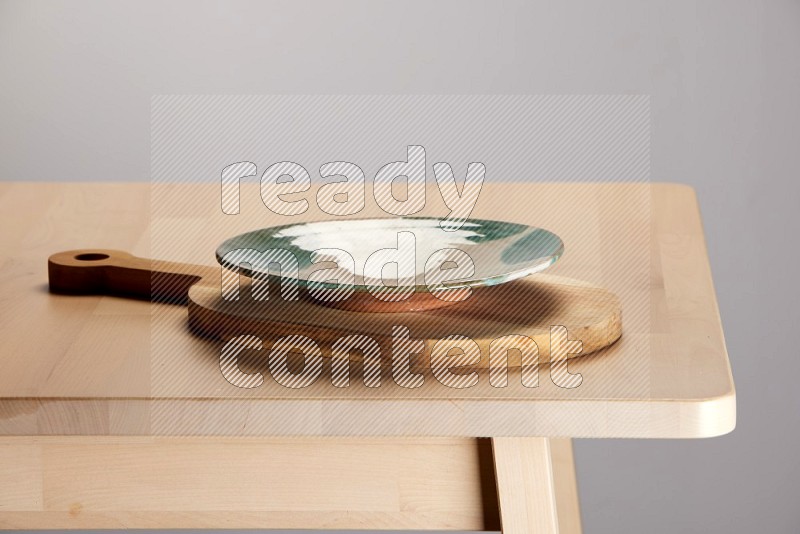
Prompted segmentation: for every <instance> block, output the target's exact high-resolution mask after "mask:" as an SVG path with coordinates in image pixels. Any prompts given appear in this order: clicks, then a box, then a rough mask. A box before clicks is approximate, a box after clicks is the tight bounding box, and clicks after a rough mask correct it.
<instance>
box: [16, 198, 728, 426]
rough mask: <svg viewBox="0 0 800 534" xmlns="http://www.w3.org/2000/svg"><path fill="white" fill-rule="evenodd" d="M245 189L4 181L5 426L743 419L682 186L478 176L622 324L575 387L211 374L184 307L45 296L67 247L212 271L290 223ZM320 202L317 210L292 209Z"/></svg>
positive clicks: (575, 366)
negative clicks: (242, 246)
mask: <svg viewBox="0 0 800 534" xmlns="http://www.w3.org/2000/svg"><path fill="white" fill-rule="evenodd" d="M246 185H247V186H245V185H243V187H242V206H241V214H240V215H237V216H233V217H231V216H226V215H224V214H222V213H221V211H220V209H219V186H218V184H216V185H215V184H207V185H200V184H191V185H190V184H171V185H164V184H161V185H158V184H43V183H39V184H24V183H4V184H2V185H0V221H1V222H2V228H3V231H2V232H1V233H0V244H2V256H1V258H2V259H1V260H0V295H2V302H0V329H2V336H0V363H2V365H3V369H4V372H3V373H2V375H0V434H4V435H62V434H92V435H102V434H122V435H133V434H135V435H142V434H144V435H148V434H167V435H173V434H181V435H186V434H190V435H192V434H193V435H211V434H213V435H227V436H238V435H244V436H286V435H292V436H299V435H306V436H311V435H331V434H336V435H348V436H350V435H360V436H365V435H374V436H378V435H381V436H392V435H394V436H399V435H416V436H464V437H477V436H506V437H511V436H565V437H678V438H689V437H704V436H713V435H719V434H723V433H726V432H728V431H730V430H731V429H732V428H733V426H734V424H735V394H734V388H733V381H732V378H731V373H730V367H729V363H728V358H727V353H726V349H725V344H724V338H723V335H722V328H721V325H720V320H719V314H718V310H717V305H716V298H715V294H714V288H713V282H712V279H711V273H710V269H709V265H708V259H707V256H706V249H705V242H704V238H703V233H702V225H701V221H700V217H699V214H698V209H697V203H696V199H695V197H694V193H693V192H692V190H691V189H690V188H688V187H684V186H678V185H669V184H655V185H650V184H487V185H486V186H485V187H484V190H483V192H482V196H481V198H480V199H479V201H478V203H477V205H476V208H475V211H474V213H473V216H475V217H482V218H488V219H492V218H494V219H503V220H508V221H511V222H520V223H526V224H533V225H537V226H541V227H544V228H547V229H549V230H551V231H554V232H555V233H557V234H558V235H559V236H561V238H562V239H563V240H564V243H565V246H566V252H565V255H564V257H563V258H562V260H561V261H559V263H558V264H557V265H556V266H554V267H553V269H552V272H550V271H548V276H549V275H550V274H552V275H553V276H557V277H564V278H569V279H574V280H582V281H585V282H586V283H587V284H590V285H593V286H596V287H602V288H606V289H607V290H608V291H610V292H612V293H614V294H615V295H617V296H618V297H619V301H620V305H621V308H622V314H623V316H624V331H623V336H622V338H621V339H620V340H619V341H618V342H617V343H615V344H613V345H612V346H610V347H608V348H606V349H602V350H600V351H597V352H596V353H594V354H592V355H589V356H585V357H579V358H575V359H573V360H570V364H569V372H570V373H573V374H580V375H581V376H582V382H581V384H580V386H579V387H576V388H573V389H565V388H562V387H558V386H557V385H555V384H554V383H553V381H552V380H550V369H549V367H548V366H547V365H542V366H541V368H540V372H539V386H538V387H536V388H528V387H523V386H522V385H521V383H520V378H519V374H518V373H517V374H515V373H514V371H513V370H510V371H509V375H508V377H509V380H508V387H505V388H495V387H492V386H491V385H490V383H489V378H488V376H486V375H485V374H481V373H479V382H478V384H477V385H475V386H474V387H470V388H465V389H454V388H450V387H444V386H442V385H441V384H438V382H437V380H436V378H435V377H434V376H431V375H430V374H425V375H424V379H425V382H424V385H423V386H422V387H419V388H416V389H413V390H411V389H408V388H404V387H401V386H399V385H397V384H396V383H395V381H394V380H393V379H392V375H391V374H390V373H386V374H384V375H383V376H382V382H381V387H379V388H370V387H366V386H365V385H364V383H363V380H361V377H359V374H358V373H359V371H358V369H353V371H352V376H351V385H350V386H349V387H347V388H338V387H333V386H332V384H331V378H330V369H329V368H327V367H326V368H325V369H324V372H323V374H322V375H321V378H320V379H319V380H317V381H316V382H315V383H313V384H312V385H310V386H309V387H306V388H303V389H289V388H285V387H283V386H280V385H279V384H278V383H276V382H275V381H274V380H273V379H272V378H271V375H270V370H269V368H268V367H265V366H264V364H263V362H262V361H260V360H258V359H254V360H252V361H249V362H248V363H246V364H245V365H244V367H243V370H244V371H247V372H253V373H255V372H260V373H262V374H263V375H264V378H265V382H264V385H263V386H262V387H260V388H257V389H241V388H236V387H233V386H232V385H231V384H229V383H228V382H227V381H226V380H225V378H224V377H223V376H222V374H221V373H220V367H219V362H220V348H221V343H220V342H219V341H215V340H212V339H204V338H202V337H200V336H196V335H192V333H191V332H190V330H189V329H188V327H187V310H186V308H185V307H183V306H177V305H171V304H166V303H151V302H147V301H136V300H128V299H123V298H119V297H115V296H107V295H106V296H97V295H94V296H70V295H53V294H51V293H49V291H48V286H47V258H48V257H49V256H50V255H51V254H52V253H53V252H57V251H62V250H74V249H82V248H88V247H99V248H103V249H116V250H127V251H130V253H132V254H134V255H136V256H139V257H155V258H159V259H162V260H165V261H170V262H185V263H191V264H197V265H201V266H205V267H214V266H215V265H216V264H215V261H214V257H213V251H214V249H215V247H216V246H217V244H218V243H219V242H221V241H222V240H223V239H224V238H225V237H229V236H231V235H236V234H238V233H242V232H243V231H246V230H248V229H252V228H257V227H262V226H271V225H275V224H280V223H285V222H286V221H285V220H284V219H282V218H280V217H277V216H275V215H274V214H270V212H269V211H268V210H266V208H265V207H264V206H263V205H262V204H261V203H260V200H259V198H258V192H257V184H246ZM251 185H252V186H253V187H252V188H250V187H249V186H251ZM429 197H430V200H429V202H428V206H427V207H426V212H425V213H421V214H420V215H436V214H438V213H441V212H442V209H443V207H442V203H441V198H439V199H438V201H437V199H436V196H435V191H433V192H431V194H430V195H429ZM533 198H535V199H537V202H536V204H535V206H536V207H535V210H534V209H532V204H531V202H530V201H529V200H526V199H533ZM376 209H377V208H373V207H370V206H367V208H366V209H365V210H364V213H362V214H360V216H365V217H370V216H378V215H381V214H380V213H379V212H377V211H375V210H376ZM371 210H372V211H371ZM326 217H328V216H327V215H325V214H322V213H320V212H318V210H317V211H314V208H313V207H312V209H310V210H309V212H307V213H305V214H303V215H301V216H299V217H298V218H297V219H296V220H297V222H299V221H303V220H315V219H322V218H326ZM217 268H218V267H217ZM511 298H512V296H509V300H510V299H511ZM439 312H441V313H446V312H447V308H443V309H442V310H439V311H434V312H432V313H439ZM401 315H402V314H401ZM422 326H424V325H420V328H421V327H422ZM452 326H453V328H452V330H451V332H450V333H453V334H455V333H458V324H456V323H453V325H452ZM415 328H417V326H415ZM448 330H450V329H448ZM411 334H412V336H414V335H415V334H416V333H415V332H414V331H413V330H412V331H411ZM570 336H571V337H572V333H570Z"/></svg>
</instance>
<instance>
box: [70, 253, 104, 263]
mask: <svg viewBox="0 0 800 534" xmlns="http://www.w3.org/2000/svg"><path fill="white" fill-rule="evenodd" d="M110 257H111V256H109V255H108V254H101V253H99V252H87V253H86V254H78V255H77V256H75V259H76V260H80V261H100V260H107V259H108V258H110Z"/></svg>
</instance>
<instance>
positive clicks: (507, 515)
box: [492, 438, 581, 534]
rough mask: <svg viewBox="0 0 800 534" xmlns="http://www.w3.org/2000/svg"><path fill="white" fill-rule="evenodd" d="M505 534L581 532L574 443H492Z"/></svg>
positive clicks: (529, 440)
mask: <svg viewBox="0 0 800 534" xmlns="http://www.w3.org/2000/svg"><path fill="white" fill-rule="evenodd" d="M492 450H493V454H494V465H495V477H496V481H497V494H498V502H499V506H500V524H501V527H502V531H503V533H504V534H517V533H546V534H554V533H561V534H564V533H570V534H572V533H580V531H581V523H580V511H579V505H578V492H577V486H576V483H575V466H574V462H573V458H572V442H571V440H569V439H548V438H494V439H492Z"/></svg>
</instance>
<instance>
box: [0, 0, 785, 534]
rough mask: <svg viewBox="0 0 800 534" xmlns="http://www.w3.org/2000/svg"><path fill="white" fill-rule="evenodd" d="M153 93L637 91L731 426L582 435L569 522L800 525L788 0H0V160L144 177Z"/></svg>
mask: <svg viewBox="0 0 800 534" xmlns="http://www.w3.org/2000/svg"><path fill="white" fill-rule="evenodd" d="M164 93H187V94H193V93H216V94H241V93H591V94H594V93H644V94H650V95H651V96H652V99H651V108H652V153H651V154H652V179H653V180H663V181H677V182H684V183H688V184H691V185H693V186H694V187H695V188H696V189H697V191H698V194H699V197H700V201H701V205H702V210H703V215H704V221H705V230H706V234H707V238H708V243H709V252H710V255H711V263H712V268H713V272H714V279H715V283H716V288H717V292H718V297H719V302H720V308H721V313H722V318H723V323H724V325H725V329H726V337H727V342H728V348H729V352H730V358H731V361H732V364H733V370H734V376H735V380H736V385H737V393H738V405H739V420H738V428H737V429H736V430H735V431H734V432H733V433H732V434H730V435H728V436H725V437H722V438H715V439H710V440H699V441H695V440H690V441H625V440H583V441H578V442H577V452H576V454H577V463H578V473H579V484H580V492H581V498H582V507H583V519H584V526H585V531H586V532H587V533H590V534H591V533H618V532H650V533H658V532H670V533H672V532H729V533H739V532H741V533H750V532H760V531H763V532H786V533H796V532H800V506H798V500H800V498H799V497H798V494H800V481H798V477H800V459H798V454H797V443H798V439H800V424H799V423H800V401H799V400H798V399H800V391H798V389H797V386H795V383H794V378H795V377H796V376H797V375H798V372H800V358H799V356H800V355H798V353H797V352H798V351H797V348H796V345H795V344H794V343H793V342H792V337H793V336H792V335H791V334H794V332H793V330H795V329H796V328H797V325H798V312H797V299H798V284H797V281H796V280H795V279H794V277H793V275H794V273H795V272H796V271H797V260H798V254H797V243H798V239H797V236H796V235H795V233H796V232H797V231H798V230H800V224H798V222H799V221H798V201H800V191H799V190H798V189H800V188H799V187H798V181H799V180H800V171H799V169H800V166H798V163H800V135H798V134H800V127H799V126H798V125H799V124H800V106H798V101H797V98H798V95H800V4H799V3H798V2H796V1H774V2H757V1H746V0H735V1H721V0H719V1H707V2H699V3H694V2H686V1H672V2H667V1H649V2H638V1H624V2H622V1H616V0H615V1H606V2H594V1H588V0H587V1H584V2H571V1H567V2H527V3H523V2H503V3H501V2H455V1H454V2H416V1H404V2H400V1H396V2H376V1H364V2H356V1H347V2H297V1H295V2H266V3H255V2H253V3H251V2H231V3H226V4H222V3H217V2H188V1H187V2H166V3H156V2H135V3H134V2H110V3H102V2H78V3H67V2H62V1H57V2H43V1H35V2H30V3H28V2H22V1H2V2H0V96H1V99H0V179H2V180H98V181H100V180H147V179H148V177H149V165H150V153H149V150H150V139H149V136H150V113H149V107H150V97H151V95H152V94H164ZM0 231H2V230H1V229H0Z"/></svg>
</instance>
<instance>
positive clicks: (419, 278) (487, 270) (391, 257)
mask: <svg viewBox="0 0 800 534" xmlns="http://www.w3.org/2000/svg"><path fill="white" fill-rule="evenodd" d="M409 245H413V246H409ZM398 247H399V250H398ZM382 249H396V250H395V251H394V252H392V251H388V250H382ZM451 249H456V251H453V250H451ZM268 250H269V251H272V252H270V254H272V256H271V257H272V258H273V259H274V258H276V257H277V258H283V259H285V258H288V257H289V256H288V254H289V253H291V254H292V255H294V257H295V258H297V264H298V275H297V278H298V280H299V283H300V285H301V286H303V285H307V283H308V280H309V276H310V275H311V273H313V272H315V271H320V270H321V269H330V268H331V267H336V266H337V265H338V267H339V268H340V269H344V270H345V271H347V272H348V273H350V274H351V275H352V278H353V280H354V283H355V290H356V291H365V290H366V289H367V286H369V285H372V284H374V283H375V281H376V279H377V277H379V276H381V273H382V276H383V282H384V283H385V284H386V285H389V286H391V285H396V284H398V282H399V283H405V284H409V283H410V284H414V285H415V286H416V290H418V291H422V290H425V289H426V288H427V285H426V265H427V273H428V278H427V280H428V283H430V281H431V280H430V279H431V275H432V274H434V275H435V272H444V271H442V269H443V268H444V269H447V268H452V267H455V266H456V265H457V266H458V269H455V270H454V271H453V272H452V273H450V274H449V275H448V277H447V278H448V279H449V280H448V281H446V282H443V283H442V286H444V287H448V288H451V287H452V288H457V287H467V286H469V287H479V286H489V285H495V284H502V283H504V282H509V281H511V280H515V279H517V278H520V277H523V276H527V275H529V274H532V273H536V272H539V271H541V270H544V269H546V268H547V267H549V266H550V265H552V264H553V263H555V262H556V261H557V260H558V258H559V257H560V256H561V254H562V253H563V252H564V244H563V243H562V241H561V239H560V238H559V237H558V236H557V235H555V234H553V233H551V232H549V231H547V230H544V229H542V228H536V227H533V226H526V225H524V224H515V223H509V222H500V221H489V220H481V219H469V220H467V221H466V222H464V224H463V225H462V226H461V228H459V229H458V230H455V231H445V230H443V229H442V228H441V227H440V219H438V218H427V217H404V218H394V219H350V220H346V219H345V220H334V221H323V222H313V223H298V224H290V225H286V226H277V227H273V228H264V229H261V230H255V231H253V232H248V233H246V234H242V235H239V236H236V237H233V238H231V239H228V240H227V241H225V242H224V243H222V245H220V246H219V248H218V249H217V261H219V262H220V264H221V265H223V266H224V267H226V268H228V269H232V270H236V269H237V268H238V267H239V266H241V268H242V272H243V273H244V274H246V275H248V276H259V275H262V276H263V275H265V274H267V270H268V267H269V266H268V264H266V262H265V261H261V262H258V261H252V260H253V258H254V257H255V256H254V253H255V252H256V251H257V252H259V253H260V252H264V251H268ZM276 251H279V252H276ZM342 251H344V252H346V253H347V254H346V255H344V254H343V252H342ZM376 254H377V256H375V255H376ZM463 254H467V255H469V257H470V258H471V259H472V263H473V264H474V272H470V271H471V270H472V269H470V268H469V266H468V263H469V262H468V261H464V256H463ZM370 256H373V257H372V259H371V260H370V261H369V262H368V258H370ZM263 257H265V256H262V258H263ZM443 261H445V262H447V261H452V262H453V263H445V264H443V263H442V262H443ZM325 262H329V263H325ZM331 262H335V264H334V263H331ZM393 262H396V263H393ZM367 263H369V265H368V266H367V267H368V268H367V272H366V273H365V265H367ZM384 264H385V267H383V268H381V266H383V265H384ZM376 266H377V267H376ZM271 274H273V275H275V274H277V273H276V271H275V270H273V271H272V273H271ZM455 274H458V275H459V276H458V277H456V276H454V275H455ZM282 276H291V277H292V278H294V277H295V276H293V275H291V274H289V273H282ZM329 278H331V279H333V278H336V279H337V280H341V279H340V278H338V277H333V276H330V277H329ZM319 279H320V278H319V277H317V282H316V283H319ZM322 285H324V286H327V287H331V288H335V287H336V283H335V280H334V283H330V284H322Z"/></svg>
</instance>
